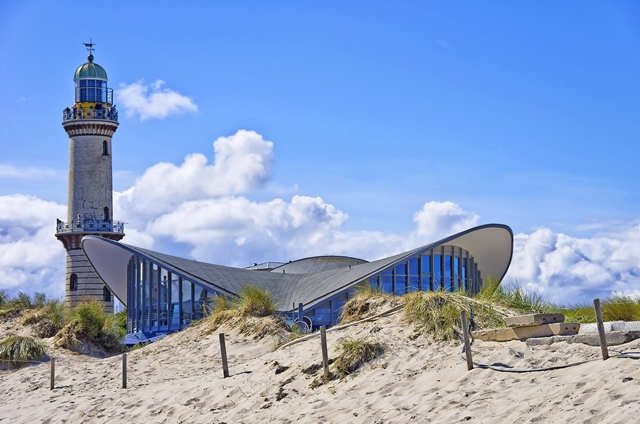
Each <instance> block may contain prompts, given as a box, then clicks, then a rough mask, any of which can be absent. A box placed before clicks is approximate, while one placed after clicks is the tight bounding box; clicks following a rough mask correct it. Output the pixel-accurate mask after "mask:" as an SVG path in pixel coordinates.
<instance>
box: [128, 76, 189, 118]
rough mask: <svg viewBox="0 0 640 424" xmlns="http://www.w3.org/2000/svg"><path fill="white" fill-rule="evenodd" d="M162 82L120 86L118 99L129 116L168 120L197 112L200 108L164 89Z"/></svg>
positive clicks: (187, 99)
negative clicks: (173, 116) (168, 118)
mask: <svg viewBox="0 0 640 424" xmlns="http://www.w3.org/2000/svg"><path fill="white" fill-rule="evenodd" d="M164 84H165V82H164V81H162V80H157V81H156V82H154V83H150V84H145V83H144V81H138V82H134V83H132V84H129V85H126V84H120V88H118V90H117V96H118V99H120V100H119V101H120V103H121V104H122V105H123V106H124V109H125V112H126V114H127V116H135V115H137V116H139V117H140V120H141V121H144V120H147V119H149V118H160V119H162V118H166V117H167V116H169V115H178V114H183V113H186V112H197V111H198V106H197V105H196V104H195V103H194V102H193V100H192V99H191V98H189V97H187V96H183V95H182V94H180V93H176V92H175V91H173V90H171V89H168V88H162V86H163V85H164Z"/></svg>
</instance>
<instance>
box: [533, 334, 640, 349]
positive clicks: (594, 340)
mask: <svg viewBox="0 0 640 424" xmlns="http://www.w3.org/2000/svg"><path fill="white" fill-rule="evenodd" d="M605 337H606V339H607V346H617V345H621V344H625V343H629V342H630V341H632V340H636V339H638V338H640V331H612V332H608V333H607V334H605ZM558 342H566V343H582V344H586V345H589V346H600V337H599V336H598V334H593V333H587V334H576V335H571V336H552V337H540V338H532V339H528V340H527V346H542V345H550V344H553V343H558Z"/></svg>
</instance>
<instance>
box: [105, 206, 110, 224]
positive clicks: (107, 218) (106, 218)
mask: <svg viewBox="0 0 640 424" xmlns="http://www.w3.org/2000/svg"><path fill="white" fill-rule="evenodd" d="M108 220H109V208H107V207H105V208H104V221H108Z"/></svg>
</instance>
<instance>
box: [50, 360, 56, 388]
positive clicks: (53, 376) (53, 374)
mask: <svg viewBox="0 0 640 424" xmlns="http://www.w3.org/2000/svg"><path fill="white" fill-rule="evenodd" d="M55 380H56V358H51V381H50V382H49V390H53V387H54V386H55V383H54V382H55Z"/></svg>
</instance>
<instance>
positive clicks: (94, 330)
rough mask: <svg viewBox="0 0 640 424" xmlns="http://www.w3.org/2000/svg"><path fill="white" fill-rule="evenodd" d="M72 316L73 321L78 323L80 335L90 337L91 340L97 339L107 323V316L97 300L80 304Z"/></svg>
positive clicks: (74, 309)
mask: <svg viewBox="0 0 640 424" xmlns="http://www.w3.org/2000/svg"><path fill="white" fill-rule="evenodd" d="M71 314H72V319H75V320H77V321H78V330H79V331H80V333H82V334H84V335H86V336H88V337H89V338H90V339H95V338H96V337H97V336H98V334H99V333H100V331H102V328H103V327H104V324H105V322H106V321H107V315H106V314H105V312H104V309H103V308H102V305H101V304H100V302H98V301H97V300H92V301H90V302H86V303H79V304H78V305H76V307H75V308H73V310H72V313H71Z"/></svg>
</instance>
